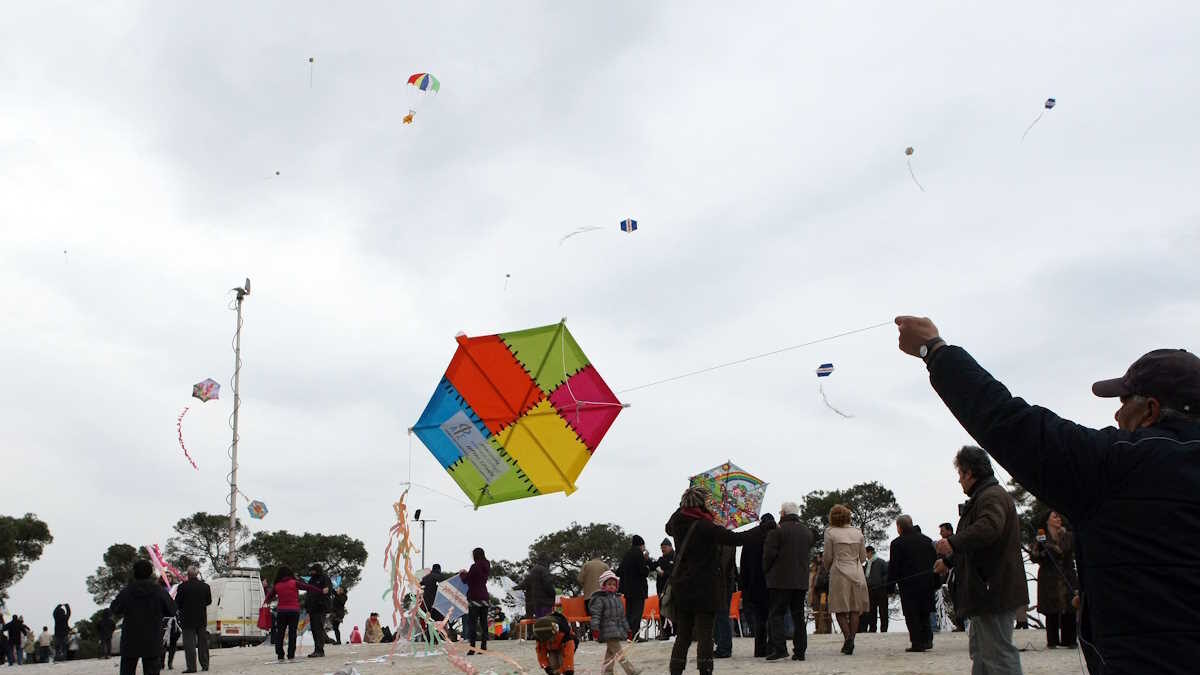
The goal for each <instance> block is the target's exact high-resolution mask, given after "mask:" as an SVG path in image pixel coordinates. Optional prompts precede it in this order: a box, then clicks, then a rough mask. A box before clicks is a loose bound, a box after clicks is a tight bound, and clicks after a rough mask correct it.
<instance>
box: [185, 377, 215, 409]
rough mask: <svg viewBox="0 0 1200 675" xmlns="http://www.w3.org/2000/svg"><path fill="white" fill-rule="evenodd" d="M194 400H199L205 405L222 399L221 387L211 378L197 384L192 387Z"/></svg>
mask: <svg viewBox="0 0 1200 675" xmlns="http://www.w3.org/2000/svg"><path fill="white" fill-rule="evenodd" d="M192 398H198V399H200V400H201V401H203V402H205V403H207V402H209V401H211V400H213V399H218V398H221V385H220V384H219V383H218V382H217V381H216V380H214V379H212V378H211V377H210V378H208V379H207V380H204V381H203V382H197V383H196V384H194V385H192Z"/></svg>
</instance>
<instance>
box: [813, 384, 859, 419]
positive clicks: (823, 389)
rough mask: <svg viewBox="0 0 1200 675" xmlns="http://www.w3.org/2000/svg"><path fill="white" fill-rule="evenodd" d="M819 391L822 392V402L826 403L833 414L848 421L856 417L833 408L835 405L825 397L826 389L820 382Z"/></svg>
mask: <svg viewBox="0 0 1200 675" xmlns="http://www.w3.org/2000/svg"><path fill="white" fill-rule="evenodd" d="M817 391H818V392H820V394H821V401H822V402H823V403H825V407H826V408H829V409H830V410H832V411H833V412H835V413H837V414H839V415H841V416H842V417H844V418H846V419H850V418H852V417H854V415H851V414H850V413H846V412H842V411H841V410H838V409H837V408H835V407H833V404H832V403H830V402H829V398H828V397H826V396H825V387H824V386H823V385H822V384H821V383H820V382H818V383H817Z"/></svg>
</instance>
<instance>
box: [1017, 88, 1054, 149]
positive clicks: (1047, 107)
mask: <svg viewBox="0 0 1200 675" xmlns="http://www.w3.org/2000/svg"><path fill="white" fill-rule="evenodd" d="M1056 105H1058V101H1055V100H1054V99H1052V98H1048V99H1046V103H1045V104H1044V105H1043V106H1042V111H1041V112H1040V113H1038V116H1037V117H1035V118H1033V121H1032V122H1030V123H1029V126H1028V127H1026V128H1025V133H1023V134H1021V140H1022V141H1024V140H1025V137H1026V136H1028V135H1029V130H1030V129H1032V128H1033V126H1034V125H1035V124H1037V123H1038V122H1040V121H1041V119H1042V115H1045V114H1046V111H1047V110H1053V109H1054V106H1056Z"/></svg>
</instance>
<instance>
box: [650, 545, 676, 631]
mask: <svg viewBox="0 0 1200 675" xmlns="http://www.w3.org/2000/svg"><path fill="white" fill-rule="evenodd" d="M659 550H661V551H662V556H661V557H660V558H659V559H658V560H656V561H654V565H653V568H654V589H655V591H657V593H658V597H659V599H660V600H661V598H662V596H663V593H665V592H666V590H667V583H668V581H669V580H670V579H671V569H672V568H674V567H675V547H674V545H673V544H672V543H671V539H670V537H665V538H664V539H663V540H662V543H661V544H659ZM671 631H672V627H671V624H670V622H668V621H667V620H666V619H664V618H663V617H662V616H659V618H658V639H659V640H668V639H670V638H671Z"/></svg>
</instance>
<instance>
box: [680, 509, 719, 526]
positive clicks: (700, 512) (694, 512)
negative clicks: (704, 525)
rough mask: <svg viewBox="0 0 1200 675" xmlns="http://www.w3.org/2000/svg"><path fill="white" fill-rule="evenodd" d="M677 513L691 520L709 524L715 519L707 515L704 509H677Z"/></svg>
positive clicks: (711, 515) (709, 514)
mask: <svg viewBox="0 0 1200 675" xmlns="http://www.w3.org/2000/svg"><path fill="white" fill-rule="evenodd" d="M679 512H680V513H682V514H683V515H684V516H686V517H688V518H691V519H693V520H707V521H708V522H710V523H711V522H713V520H714V518H715V517H714V516H713V514H711V513H709V512H708V511H707V510H706V509H698V508H695V507H691V506H688V507H684V508H681V509H679Z"/></svg>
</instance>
